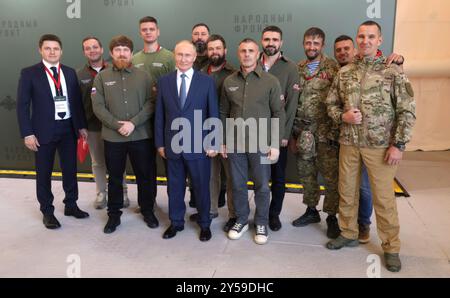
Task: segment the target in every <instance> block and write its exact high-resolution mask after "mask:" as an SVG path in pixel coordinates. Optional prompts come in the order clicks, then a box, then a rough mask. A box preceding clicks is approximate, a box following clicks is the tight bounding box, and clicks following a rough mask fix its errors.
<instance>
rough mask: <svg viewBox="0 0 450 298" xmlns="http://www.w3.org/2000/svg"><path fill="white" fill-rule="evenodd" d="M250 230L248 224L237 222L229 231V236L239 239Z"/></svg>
mask: <svg viewBox="0 0 450 298" xmlns="http://www.w3.org/2000/svg"><path fill="white" fill-rule="evenodd" d="M247 230H248V224H245V225H244V224H241V223H235V224H234V226H233V227H232V228H231V229H230V231H229V232H228V238H230V239H232V240H237V239H239V238H241V236H242V234H244V233H245V232H246V231H247Z"/></svg>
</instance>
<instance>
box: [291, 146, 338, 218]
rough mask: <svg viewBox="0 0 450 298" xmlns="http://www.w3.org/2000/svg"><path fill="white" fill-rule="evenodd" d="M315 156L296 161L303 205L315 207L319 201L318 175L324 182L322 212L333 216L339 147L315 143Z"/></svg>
mask: <svg viewBox="0 0 450 298" xmlns="http://www.w3.org/2000/svg"><path fill="white" fill-rule="evenodd" d="M316 146H317V147H316V149H317V151H316V152H317V155H316V156H315V157H313V158H310V159H306V160H305V159H303V158H302V157H300V156H299V155H297V156H296V159H297V172H298V175H299V177H300V183H301V184H302V185H303V203H304V204H305V205H307V206H308V207H316V206H317V205H318V204H319V200H320V185H319V182H318V173H320V174H321V175H322V177H323V178H324V180H325V199H324V202H323V211H324V212H326V213H328V214H332V215H335V214H336V213H337V212H338V207H339V193H338V175H339V161H338V156H339V146H334V145H329V144H327V143H322V142H318V143H316Z"/></svg>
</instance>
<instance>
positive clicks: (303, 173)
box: [292, 27, 340, 239]
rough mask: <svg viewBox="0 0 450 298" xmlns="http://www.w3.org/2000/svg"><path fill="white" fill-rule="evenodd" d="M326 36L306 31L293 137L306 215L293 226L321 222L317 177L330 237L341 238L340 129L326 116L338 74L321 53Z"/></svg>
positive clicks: (319, 30)
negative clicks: (322, 185) (322, 182)
mask: <svg viewBox="0 0 450 298" xmlns="http://www.w3.org/2000/svg"><path fill="white" fill-rule="evenodd" d="M324 46H325V33H324V32H323V31H322V30H321V29H320V28H316V27H312V28H310V29H308V30H306V32H305V34H304V37H303V47H304V49H305V54H306V57H307V59H306V60H304V61H301V62H300V63H299V68H298V70H299V73H300V89H301V95H300V97H299V104H298V109H297V115H296V118H295V121H294V129H293V137H294V138H295V139H296V144H297V146H296V149H297V151H298V152H297V154H296V159H297V170H298V175H299V176H300V182H301V183H302V185H303V203H304V204H305V205H306V206H307V209H306V212H305V213H304V214H303V215H302V216H300V217H299V218H297V219H296V220H294V221H293V222H292V224H293V225H294V226H296V227H303V226H306V225H309V224H311V223H318V222H320V220H321V219H320V215H319V211H318V210H317V209H316V206H317V205H318V203H319V199H320V188H319V183H318V173H320V174H321V175H322V176H323V178H324V180H325V188H326V189H325V199H324V203H323V211H324V212H326V213H328V217H327V236H328V237H329V238H332V239H334V238H336V237H338V236H339V233H340V231H339V226H338V222H337V218H336V213H337V211H338V203H339V194H338V189H337V185H338V143H337V138H338V135H339V128H338V127H337V125H336V124H334V123H333V122H332V121H331V119H330V118H329V117H328V115H327V107H326V105H325V99H326V98H327V95H328V91H329V89H330V87H331V84H332V82H333V79H334V76H335V75H336V73H337V71H338V65H337V63H336V62H335V61H334V60H332V59H331V58H329V57H327V56H326V55H325V54H324V53H322V49H323V47H324Z"/></svg>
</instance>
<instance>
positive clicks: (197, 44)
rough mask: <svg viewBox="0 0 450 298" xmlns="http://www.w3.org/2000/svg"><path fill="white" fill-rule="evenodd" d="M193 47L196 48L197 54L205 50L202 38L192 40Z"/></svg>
mask: <svg viewBox="0 0 450 298" xmlns="http://www.w3.org/2000/svg"><path fill="white" fill-rule="evenodd" d="M194 45H195V48H196V49H197V53H198V54H202V53H204V52H205V51H206V42H204V41H203V40H197V41H196V42H194Z"/></svg>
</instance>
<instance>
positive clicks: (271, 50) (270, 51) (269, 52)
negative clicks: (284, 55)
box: [263, 46, 280, 56]
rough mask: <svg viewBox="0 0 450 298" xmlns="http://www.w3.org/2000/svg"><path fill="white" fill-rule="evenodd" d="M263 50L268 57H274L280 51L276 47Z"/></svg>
mask: <svg viewBox="0 0 450 298" xmlns="http://www.w3.org/2000/svg"><path fill="white" fill-rule="evenodd" d="M263 50H264V54H266V55H267V56H274V55H276V54H278V52H279V51H280V48H277V47H274V46H267V47H265V48H264V49H263Z"/></svg>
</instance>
